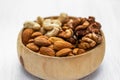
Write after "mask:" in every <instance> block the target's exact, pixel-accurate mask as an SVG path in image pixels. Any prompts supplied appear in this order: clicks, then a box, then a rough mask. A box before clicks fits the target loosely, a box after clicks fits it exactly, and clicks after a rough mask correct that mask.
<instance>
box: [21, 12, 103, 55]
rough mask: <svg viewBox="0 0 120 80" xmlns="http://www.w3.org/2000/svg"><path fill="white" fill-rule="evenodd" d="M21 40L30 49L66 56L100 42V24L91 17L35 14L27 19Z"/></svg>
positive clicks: (45, 53) (88, 48) (46, 53)
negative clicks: (33, 18) (42, 15)
mask: <svg viewBox="0 0 120 80" xmlns="http://www.w3.org/2000/svg"><path fill="white" fill-rule="evenodd" d="M22 42H23V44H24V45H25V46H26V47H27V48H29V49H30V50H32V51H34V52H36V53H38V54H43V55H48V56H56V57H67V56H75V55H79V54H83V53H85V52H86V51H88V50H90V49H93V48H94V47H96V46H97V45H99V44H100V43H101V42H102V33H101V24H100V23H98V22H96V21H95V18H94V17H93V16H89V17H88V18H82V17H70V16H68V15H67V14H65V13H61V14H60V16H58V17H48V18H42V17H37V19H36V20H35V21H26V22H25V23H24V29H23V31H22Z"/></svg>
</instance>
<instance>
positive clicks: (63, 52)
mask: <svg viewBox="0 0 120 80" xmlns="http://www.w3.org/2000/svg"><path fill="white" fill-rule="evenodd" d="M70 52H72V49H70V48H64V49H61V50H60V51H58V52H56V56H57V57H63V56H67V55H68V54H69V53H70Z"/></svg>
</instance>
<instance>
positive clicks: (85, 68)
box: [17, 17, 105, 80]
mask: <svg viewBox="0 0 120 80" xmlns="http://www.w3.org/2000/svg"><path fill="white" fill-rule="evenodd" d="M54 18H56V17H54ZM73 18H74V17H73ZM21 33H22V30H21V31H20V33H19V35H18V40H17V51H18V57H19V59H20V62H21V64H22V66H23V67H24V68H25V69H26V70H27V71H28V72H29V73H31V74H33V75H34V76H37V77H39V78H42V79H45V80H76V79H80V78H83V77H85V76H87V75H89V74H90V73H92V72H94V71H95V70H96V69H97V68H98V67H99V65H100V64H101V62H102V60H103V57H104V52H105V38H104V34H103V32H102V35H103V41H102V43H101V44H100V45H98V46H96V47H95V48H94V49H91V50H90V51H87V52H85V53H84V54H81V55H76V56H70V57H51V56H46V55H42V54H37V53H36V52H33V51H32V50H30V49H28V48H27V47H25V46H24V44H23V43H22V40H21Z"/></svg>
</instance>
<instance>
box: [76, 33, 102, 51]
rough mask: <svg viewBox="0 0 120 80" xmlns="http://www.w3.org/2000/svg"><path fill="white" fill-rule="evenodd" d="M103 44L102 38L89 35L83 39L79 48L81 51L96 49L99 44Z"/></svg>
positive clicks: (92, 34) (93, 34) (96, 35)
mask: <svg viewBox="0 0 120 80" xmlns="http://www.w3.org/2000/svg"><path fill="white" fill-rule="evenodd" d="M101 42H102V36H100V35H98V34H95V33H89V34H86V35H85V36H84V37H82V39H81V40H80V44H79V45H78V47H79V48H81V49H90V48H93V47H95V46H96V45H97V44H100V43H101Z"/></svg>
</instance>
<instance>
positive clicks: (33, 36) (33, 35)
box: [31, 32, 42, 38]
mask: <svg viewBox="0 0 120 80" xmlns="http://www.w3.org/2000/svg"><path fill="white" fill-rule="evenodd" d="M41 35H42V33H40V32H34V33H33V34H32V35H31V37H32V38H35V37H37V36H41Z"/></svg>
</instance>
